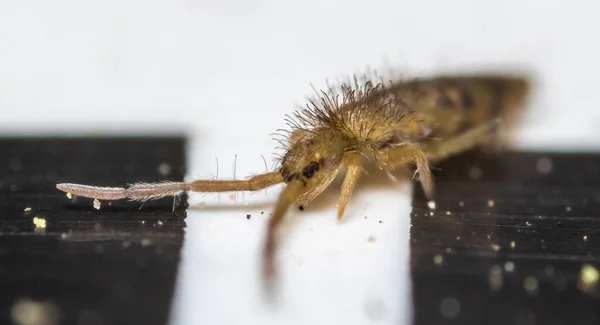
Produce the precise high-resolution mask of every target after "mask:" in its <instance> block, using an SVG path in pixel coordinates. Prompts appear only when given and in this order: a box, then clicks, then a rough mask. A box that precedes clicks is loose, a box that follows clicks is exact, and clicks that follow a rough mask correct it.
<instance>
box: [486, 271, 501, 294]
mask: <svg viewBox="0 0 600 325" xmlns="http://www.w3.org/2000/svg"><path fill="white" fill-rule="evenodd" d="M488 284H489V285H490V289H491V290H492V291H498V290H500V289H502V285H503V284H504V276H503V275H502V268H501V267H500V266H499V265H494V266H492V267H491V268H490V270H489V272H488Z"/></svg>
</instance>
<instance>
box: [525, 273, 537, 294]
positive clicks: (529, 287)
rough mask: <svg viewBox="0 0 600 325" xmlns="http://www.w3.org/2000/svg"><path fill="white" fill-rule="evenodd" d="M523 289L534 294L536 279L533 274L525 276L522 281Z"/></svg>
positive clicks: (535, 291)
mask: <svg viewBox="0 0 600 325" xmlns="http://www.w3.org/2000/svg"><path fill="white" fill-rule="evenodd" d="M523 289H525V291H526V292H527V293H528V294H530V295H535V294H536V293H537V290H538V280H537V279H536V278H535V277H533V276H528V277H526V278H525V281H523Z"/></svg>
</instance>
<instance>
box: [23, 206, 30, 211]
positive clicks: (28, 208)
mask: <svg viewBox="0 0 600 325" xmlns="http://www.w3.org/2000/svg"><path fill="white" fill-rule="evenodd" d="M23 211H25V212H31V208H30V207H26V208H25V210H23Z"/></svg>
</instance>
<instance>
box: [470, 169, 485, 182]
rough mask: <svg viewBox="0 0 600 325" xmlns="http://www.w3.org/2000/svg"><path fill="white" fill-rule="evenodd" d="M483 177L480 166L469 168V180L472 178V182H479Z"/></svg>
mask: <svg viewBox="0 0 600 325" xmlns="http://www.w3.org/2000/svg"><path fill="white" fill-rule="evenodd" d="M482 175H483V170H481V168H479V167H478V166H473V167H471V168H469V178H471V179H472V180H478V179H480V178H481V176H482Z"/></svg>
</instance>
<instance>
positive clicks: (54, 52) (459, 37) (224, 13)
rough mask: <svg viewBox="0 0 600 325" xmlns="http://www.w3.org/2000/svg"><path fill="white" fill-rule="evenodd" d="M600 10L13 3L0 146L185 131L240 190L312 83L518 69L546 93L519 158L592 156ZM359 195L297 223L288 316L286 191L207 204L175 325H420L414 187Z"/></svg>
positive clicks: (206, 162)
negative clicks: (365, 73)
mask: <svg viewBox="0 0 600 325" xmlns="http://www.w3.org/2000/svg"><path fill="white" fill-rule="evenodd" d="M598 12H600V2H598V1H594V0H589V1H583V0H578V1H569V2H566V1H559V0H504V1H482V0H455V1H445V0H429V1H411V2H409V1H383V0H380V1H370V2H367V1H353V0H351V1H334V0H322V1H314V0H305V1H295V2H290V1H256V0H244V1H242V0H224V1H217V0H211V1H205V0H171V1H166V0H163V1H158V0H150V1H149V0H145V1H142V0H105V1H89V0H84V1H81V0H79V1H74V0H73V1H68V0H54V1H41V0H23V1H2V2H0V110H1V113H2V114H1V115H0V132H1V133H3V134H31V133H51V134H67V135H74V136H77V135H87V134H107V133H112V132H119V133H122V132H128V133H147V132H157V133H163V132H169V131H173V130H184V131H186V132H188V134H189V135H190V139H191V141H190V156H189V159H190V161H189V166H190V169H191V170H190V175H189V176H190V177H209V176H214V175H215V173H216V166H215V157H218V158H219V161H220V171H219V173H220V175H219V176H220V177H221V178H231V177H232V176H233V170H232V167H231V166H232V163H233V160H234V155H236V154H237V155H238V160H237V175H238V177H242V176H246V175H248V174H251V173H259V172H262V171H263V170H264V164H263V161H262V158H261V155H264V156H265V157H266V158H267V159H268V163H269V166H271V161H270V157H272V152H273V148H274V147H275V145H276V143H275V142H274V141H272V140H271V137H270V134H271V133H272V132H274V131H275V130H276V129H278V128H282V127H284V126H285V125H284V123H283V117H284V115H285V114H287V113H290V112H291V111H292V110H293V109H294V108H295V107H296V105H299V104H302V103H303V99H304V96H305V95H307V94H310V92H311V88H310V83H313V84H315V85H316V86H317V87H318V86H322V85H324V82H325V80H326V79H334V78H336V77H339V76H342V75H345V74H352V73H355V72H360V71H361V70H363V69H364V68H366V67H367V66H370V67H372V68H377V69H381V68H385V67H393V68H395V69H397V70H399V71H403V72H405V73H407V74H409V75H413V74H414V75H418V74H421V73H426V74H430V73H434V72H437V71H448V70H460V69H469V70H473V69H474V68H480V67H483V68H485V67H495V68H502V67H504V66H511V67H514V66H523V67H527V68H528V69H530V70H533V71H535V72H536V78H537V80H538V85H537V89H536V90H537V91H536V93H535V94H534V97H533V102H532V103H531V105H530V109H529V111H528V114H527V116H526V119H525V120H526V124H525V125H524V126H523V128H522V129H521V131H520V134H519V140H520V142H519V146H521V147H523V148H529V149H544V150H548V149H551V150H578V149H582V148H585V149H592V148H595V147H597V145H596V142H598V140H600V132H599V131H598V127H597V126H596V124H598V123H599V122H600V110H599V109H598V105H600V99H599V98H598V90H597V88H598V86H599V85H600V65H599V64H598V63H597V60H598V58H599V57H600V46H598V41H597V31H598V30H600V21H599V20H598V19H597V16H598ZM140 163H143V162H140ZM360 186H361V190H359V191H358V193H357V194H356V196H355V197H354V198H353V200H352V203H351V205H350V207H349V209H348V211H347V213H346V221H345V222H344V223H342V224H341V225H338V224H337V223H336V221H335V213H334V210H335V207H334V206H335V204H336V200H337V191H336V190H335V189H332V191H330V192H329V193H328V194H327V195H326V197H325V198H323V199H322V200H320V201H318V202H316V203H315V206H314V207H311V208H310V209H307V211H305V212H304V213H302V214H300V213H296V212H294V213H292V215H293V216H301V218H297V219H298V220H297V222H296V223H295V224H294V227H293V229H290V232H289V237H288V238H286V242H285V247H284V249H283V251H282V252H281V263H282V267H283V269H282V272H283V274H282V277H283V278H282V282H283V287H282V290H281V292H282V300H281V302H280V305H279V309H277V310H275V311H273V310H268V309H265V308H263V306H262V305H261V303H260V296H259V291H258V289H259V283H258V282H257V278H258V271H259V270H258V266H259V264H258V262H259V260H258V257H259V250H260V245H261V244H262V236H263V231H264V225H265V221H266V216H267V215H268V212H269V211H270V206H271V203H272V202H273V199H274V197H275V195H276V193H277V190H276V189H273V190H270V191H268V192H267V193H266V194H265V193H264V192H261V193H257V194H254V195H245V197H242V196H238V198H237V200H236V201H235V202H234V201H233V200H231V199H230V198H229V197H228V195H221V197H220V202H218V201H219V200H218V199H217V197H216V196H214V195H210V196H201V195H196V196H193V197H192V202H195V203H193V205H194V206H196V203H197V202H200V201H203V202H206V203H207V206H206V207H205V208H202V209H201V208H197V207H196V208H194V209H192V210H191V211H190V213H189V216H188V219H187V222H188V229H187V237H186V242H185V246H184V252H183V262H182V268H181V271H180V275H179V280H178V289H177V297H176V299H175V301H174V305H173V315H172V322H173V324H240V323H244V324H267V323H269V322H272V323H275V324H326V323H336V324H345V325H350V324H366V323H371V322H372V323H377V324H398V323H399V322H405V321H407V320H409V319H410V310H411V309H410V288H409V277H408V273H407V271H408V265H407V261H408V253H409V251H408V230H409V211H410V204H409V203H410V201H409V197H410V188H408V187H407V186H408V184H406V186H404V187H397V186H392V185H389V186H381V185H377V184H374V183H373V182H371V183H370V182H369V180H367V179H365V180H364V181H363V182H362V183H361V184H360ZM246 204H247V205H246ZM219 207H221V208H219ZM261 211H264V212H265V214H264V215H261V214H260V212H261ZM248 213H249V214H251V215H252V216H253V217H252V219H250V220H247V219H246V214H248ZM365 216H367V219H365V218H364V217H365ZM379 220H382V221H384V223H383V224H381V223H379V222H378V221H379ZM369 236H374V237H375V238H376V240H375V242H368V241H367V238H368V237H369Z"/></svg>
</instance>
